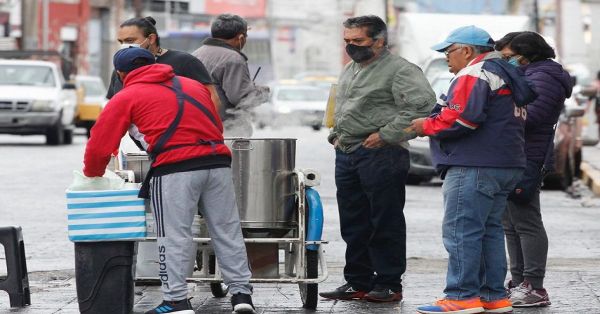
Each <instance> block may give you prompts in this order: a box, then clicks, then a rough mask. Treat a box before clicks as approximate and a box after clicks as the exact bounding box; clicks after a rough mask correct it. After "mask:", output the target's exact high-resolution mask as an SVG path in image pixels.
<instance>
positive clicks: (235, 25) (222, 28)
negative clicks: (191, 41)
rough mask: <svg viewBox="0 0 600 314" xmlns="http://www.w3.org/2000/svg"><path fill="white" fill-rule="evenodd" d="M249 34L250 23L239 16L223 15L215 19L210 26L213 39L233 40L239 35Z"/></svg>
mask: <svg viewBox="0 0 600 314" xmlns="http://www.w3.org/2000/svg"><path fill="white" fill-rule="evenodd" d="M247 33H248V23H247V22H246V20H244V19H243V18H241V17H240V16H238V15H233V14H221V15H219V16H217V17H216V18H215V20H214V21H213V22H212V25H211V26H210V34H211V36H212V37H213V38H219V39H232V38H234V37H235V36H237V35H239V34H244V35H246V34H247Z"/></svg>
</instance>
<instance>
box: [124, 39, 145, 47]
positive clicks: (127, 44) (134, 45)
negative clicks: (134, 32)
mask: <svg viewBox="0 0 600 314" xmlns="http://www.w3.org/2000/svg"><path fill="white" fill-rule="evenodd" d="M146 40H148V38H146V39H144V41H142V42H141V43H139V44H136V43H122V44H121V48H120V49H125V48H131V47H133V48H141V46H142V44H143V43H145V42H146ZM145 49H147V48H145Z"/></svg>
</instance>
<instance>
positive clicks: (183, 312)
mask: <svg viewBox="0 0 600 314" xmlns="http://www.w3.org/2000/svg"><path fill="white" fill-rule="evenodd" d="M164 313H177V314H194V310H193V309H192V304H190V300H188V299H185V300H180V301H163V302H162V303H161V304H160V305H158V306H157V307H155V308H154V309H153V310H150V311H148V312H146V314H164Z"/></svg>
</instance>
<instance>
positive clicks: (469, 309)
mask: <svg viewBox="0 0 600 314" xmlns="http://www.w3.org/2000/svg"><path fill="white" fill-rule="evenodd" d="M484 311H485V309H484V308H483V304H482V303H481V300H480V299H479V297H477V298H472V299H466V300H450V299H441V300H438V301H436V302H435V303H434V304H433V305H425V306H419V307H418V308H417V312H419V313H425V314H428V313H429V314H435V313H464V314H469V313H484Z"/></svg>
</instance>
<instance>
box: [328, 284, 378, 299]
mask: <svg viewBox="0 0 600 314" xmlns="http://www.w3.org/2000/svg"><path fill="white" fill-rule="evenodd" d="M365 294H367V292H366V291H361V290H356V289H354V288H352V286H351V285H350V284H349V283H347V284H345V285H343V286H341V287H338V288H336V289H335V290H333V291H327V292H321V293H319V295H320V296H321V297H323V298H326V299H332V300H360V299H362V298H364V296H365Z"/></svg>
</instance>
